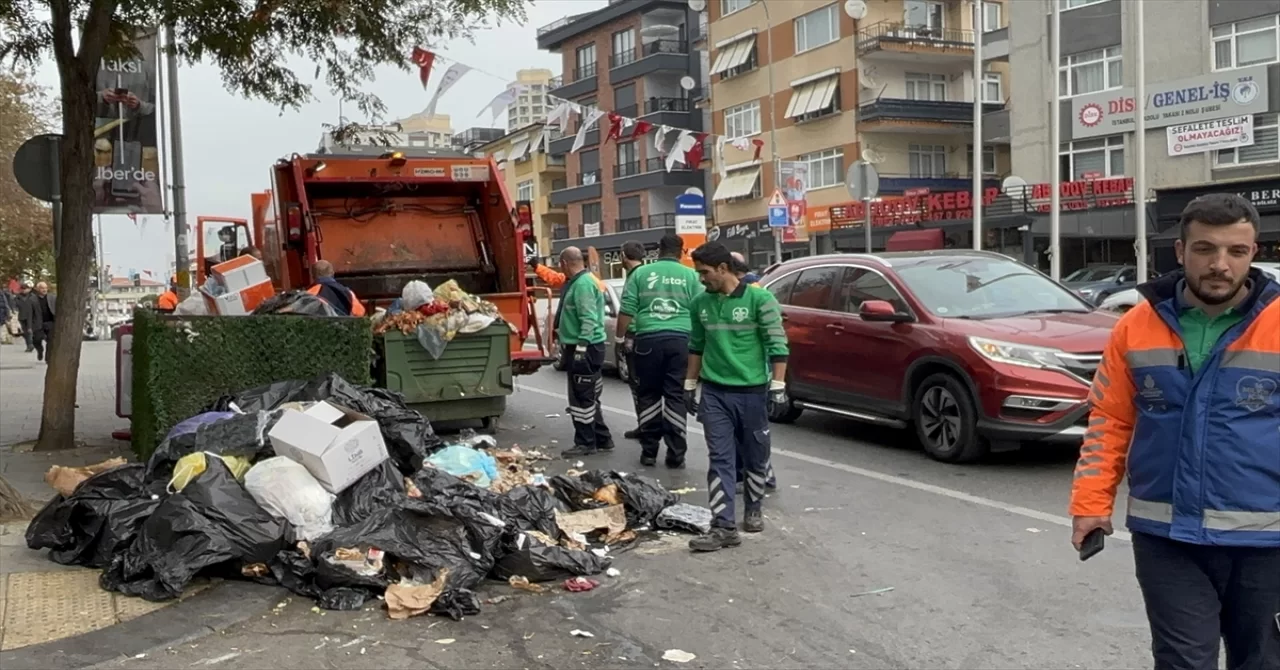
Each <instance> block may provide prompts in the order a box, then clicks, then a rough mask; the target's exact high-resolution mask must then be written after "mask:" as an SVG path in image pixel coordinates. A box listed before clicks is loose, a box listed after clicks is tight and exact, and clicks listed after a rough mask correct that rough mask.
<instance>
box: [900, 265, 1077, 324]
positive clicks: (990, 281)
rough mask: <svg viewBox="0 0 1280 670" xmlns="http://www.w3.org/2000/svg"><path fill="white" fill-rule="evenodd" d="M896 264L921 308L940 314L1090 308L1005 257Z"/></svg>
mask: <svg viewBox="0 0 1280 670" xmlns="http://www.w3.org/2000/svg"><path fill="white" fill-rule="evenodd" d="M895 265H896V264H895ZM894 269H895V270H896V271H897V274H898V277H899V278H900V279H901V280H902V282H903V283H905V284H906V285H907V288H908V289H910V290H911V292H912V293H914V294H915V296H916V299H917V300H919V301H920V302H921V303H923V304H924V307H925V309H927V310H929V311H930V312H932V313H934V314H936V315H938V316H941V317H946V318H962V319H963V318H968V319H991V318H999V317H1006V316H1019V315H1023V314H1036V313H1039V314H1050V313H1060V312H1090V311H1092V308H1091V307H1089V305H1088V304H1087V303H1085V302H1084V301H1082V300H1080V299H1079V298H1078V297H1076V296H1075V294H1073V293H1072V292H1070V291H1068V290H1066V289H1064V288H1062V286H1060V285H1058V284H1057V283H1056V282H1054V281H1053V280H1051V279H1049V278H1048V277H1046V276H1044V275H1042V274H1040V273H1039V272H1036V271H1035V270H1032V269H1031V268H1029V267H1027V266H1025V265H1022V264H1021V263H1017V262H1014V261H1011V260H1007V259H1002V258H987V257H981V258H937V259H932V258H922V259H919V260H918V261H916V262H912V263H906V264H903V265H900V266H896V267H895V268H894Z"/></svg>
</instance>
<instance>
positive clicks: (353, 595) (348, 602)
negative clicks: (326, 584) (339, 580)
mask: <svg viewBox="0 0 1280 670" xmlns="http://www.w3.org/2000/svg"><path fill="white" fill-rule="evenodd" d="M372 598H373V596H371V595H370V594H369V593H368V592H367V591H363V590H361V589H349V588H346V587H338V588H336V589H329V590H328V591H325V592H324V593H321V594H320V597H319V598H317V599H316V604H317V605H319V607H320V609H322V610H338V611H345V612H350V611H354V610H358V609H360V608H362V607H364V604H365V603H367V602H369V601H370V600H371V599H372Z"/></svg>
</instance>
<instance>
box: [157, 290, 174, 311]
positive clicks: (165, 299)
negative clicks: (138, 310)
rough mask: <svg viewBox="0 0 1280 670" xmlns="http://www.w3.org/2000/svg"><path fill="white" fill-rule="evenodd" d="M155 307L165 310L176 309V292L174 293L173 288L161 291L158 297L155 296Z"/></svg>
mask: <svg viewBox="0 0 1280 670" xmlns="http://www.w3.org/2000/svg"><path fill="white" fill-rule="evenodd" d="M156 309H162V310H164V311H166V312H172V311H173V310H175V309H178V294H177V293H174V292H173V289H169V290H168V291H165V292H164V293H161V294H160V297H159V298H156Z"/></svg>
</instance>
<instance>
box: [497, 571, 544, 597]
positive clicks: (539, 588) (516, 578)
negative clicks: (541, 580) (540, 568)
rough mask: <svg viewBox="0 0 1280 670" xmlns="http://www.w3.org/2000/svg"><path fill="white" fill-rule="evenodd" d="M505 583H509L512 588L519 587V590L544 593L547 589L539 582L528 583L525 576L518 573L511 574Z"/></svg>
mask: <svg viewBox="0 0 1280 670" xmlns="http://www.w3.org/2000/svg"><path fill="white" fill-rule="evenodd" d="M507 583H508V584H510V585H511V588H513V589H520V590H521V591H528V592H529V593H545V592H546V591H547V588H546V587H545V586H543V585H541V584H530V583H529V579H528V578H527V577H522V576H520V575H511V579H508V580H507Z"/></svg>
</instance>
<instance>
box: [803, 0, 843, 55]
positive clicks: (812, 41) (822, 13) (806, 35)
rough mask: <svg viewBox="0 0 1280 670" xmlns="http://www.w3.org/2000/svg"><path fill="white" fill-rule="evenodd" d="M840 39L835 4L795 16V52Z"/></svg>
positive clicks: (838, 20)
mask: <svg viewBox="0 0 1280 670" xmlns="http://www.w3.org/2000/svg"><path fill="white" fill-rule="evenodd" d="M838 39H840V17H839V14H837V13H836V5H834V4H833V5H827V6H826V7H823V8H822V9H819V10H818V11H816V12H809V13H808V14H805V15H803V16H797V17H796V53H801V52H803V51H808V50H810V49H817V48H818V47H820V46H823V45H825V44H831V43H832V42H834V41H836V40H838Z"/></svg>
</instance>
